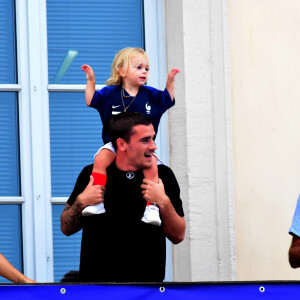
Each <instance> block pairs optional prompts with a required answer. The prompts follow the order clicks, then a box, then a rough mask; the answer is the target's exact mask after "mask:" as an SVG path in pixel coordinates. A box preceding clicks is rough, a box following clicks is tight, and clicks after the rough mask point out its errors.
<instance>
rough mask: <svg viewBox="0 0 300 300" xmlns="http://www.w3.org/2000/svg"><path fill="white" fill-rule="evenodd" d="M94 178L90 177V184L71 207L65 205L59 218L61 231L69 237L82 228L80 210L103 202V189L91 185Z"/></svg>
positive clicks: (102, 187)
mask: <svg viewBox="0 0 300 300" xmlns="http://www.w3.org/2000/svg"><path fill="white" fill-rule="evenodd" d="M93 184H94V178H93V176H90V182H89V184H88V185H87V187H86V188H85V189H84V191H83V192H82V193H81V194H79V195H78V196H77V197H76V199H75V201H74V203H73V204H72V205H69V204H66V207H65V209H64V211H63V212H62V214H61V216H60V222H61V227H60V229H61V231H62V232H63V233H64V234H65V235H67V236H70V235H72V234H74V233H76V232H77V231H79V230H80V229H81V228H82V210H83V209H84V208H85V207H86V206H88V205H94V204H98V203H100V202H103V201H104V193H105V187H104V186H100V185H93Z"/></svg>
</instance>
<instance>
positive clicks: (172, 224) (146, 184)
mask: <svg viewBox="0 0 300 300" xmlns="http://www.w3.org/2000/svg"><path fill="white" fill-rule="evenodd" d="M141 187H142V189H143V191H142V194H143V197H144V199H146V200H147V201H148V202H150V203H152V204H154V203H156V205H157V206H158V207H159V213H160V217H161V219H162V226H163V231H164V233H165V235H166V237H167V238H168V239H169V240H170V241H171V242H172V243H174V244H178V243H180V242H181V241H183V240H184V236H185V220H184V217H181V216H179V215H178V214H177V212H176V210H175V209H174V207H173V205H172V203H171V201H170V198H169V197H168V196H167V195H166V193H165V188H164V184H163V182H162V180H161V179H159V182H158V183H155V182H153V181H151V180H149V179H146V178H144V180H143V184H142V186H141Z"/></svg>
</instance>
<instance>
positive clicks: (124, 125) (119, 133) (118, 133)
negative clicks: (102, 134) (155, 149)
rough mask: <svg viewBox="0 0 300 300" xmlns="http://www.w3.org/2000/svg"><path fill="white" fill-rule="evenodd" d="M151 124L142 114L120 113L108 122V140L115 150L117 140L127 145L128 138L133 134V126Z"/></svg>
mask: <svg viewBox="0 0 300 300" xmlns="http://www.w3.org/2000/svg"><path fill="white" fill-rule="evenodd" d="M151 124H152V122H151V120H150V119H149V118H148V117H146V116H145V115H143V114H140V113H137V112H131V111H128V112H123V113H120V114H118V115H116V116H114V117H113V118H112V119H111V120H110V126H109V129H110V131H109V134H110V140H111V142H112V144H113V146H114V147H115V149H116V150H117V139H118V138H121V139H123V140H124V141H125V142H126V143H129V141H130V137H131V136H132V135H133V134H134V131H133V130H132V129H133V127H134V126H137V125H145V126H149V125H151Z"/></svg>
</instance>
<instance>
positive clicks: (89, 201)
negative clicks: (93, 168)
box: [77, 175, 105, 209]
mask: <svg viewBox="0 0 300 300" xmlns="http://www.w3.org/2000/svg"><path fill="white" fill-rule="evenodd" d="M104 193H105V187H104V186H101V185H94V177H93V176H92V175H91V176H90V181H89V184H88V185H87V186H86V188H85V189H84V191H83V192H82V193H81V194H79V195H78V197H77V200H78V201H79V203H80V206H81V207H82V209H83V208H85V207H86V206H88V205H95V204H99V203H101V202H103V201H104Z"/></svg>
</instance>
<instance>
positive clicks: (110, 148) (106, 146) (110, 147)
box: [94, 142, 164, 166]
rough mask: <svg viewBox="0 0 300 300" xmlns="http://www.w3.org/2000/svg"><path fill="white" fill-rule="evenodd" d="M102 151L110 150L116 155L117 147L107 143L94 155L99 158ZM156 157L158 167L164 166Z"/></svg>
mask: <svg viewBox="0 0 300 300" xmlns="http://www.w3.org/2000/svg"><path fill="white" fill-rule="evenodd" d="M102 149H108V150H110V151H112V152H113V153H114V154H115V155H116V150H115V147H114V146H113V144H112V143H111V142H109V143H106V144H105V145H103V146H102V147H101V148H100V149H99V150H98V151H97V153H96V154H95V155H94V157H95V156H97V155H98V153H99V152H100V151H101V150H102ZM154 155H155V157H156V160H157V165H158V166H159V165H163V164H164V163H163V161H162V160H161V159H160V158H159V157H158V156H157V155H156V154H155V153H154Z"/></svg>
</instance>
